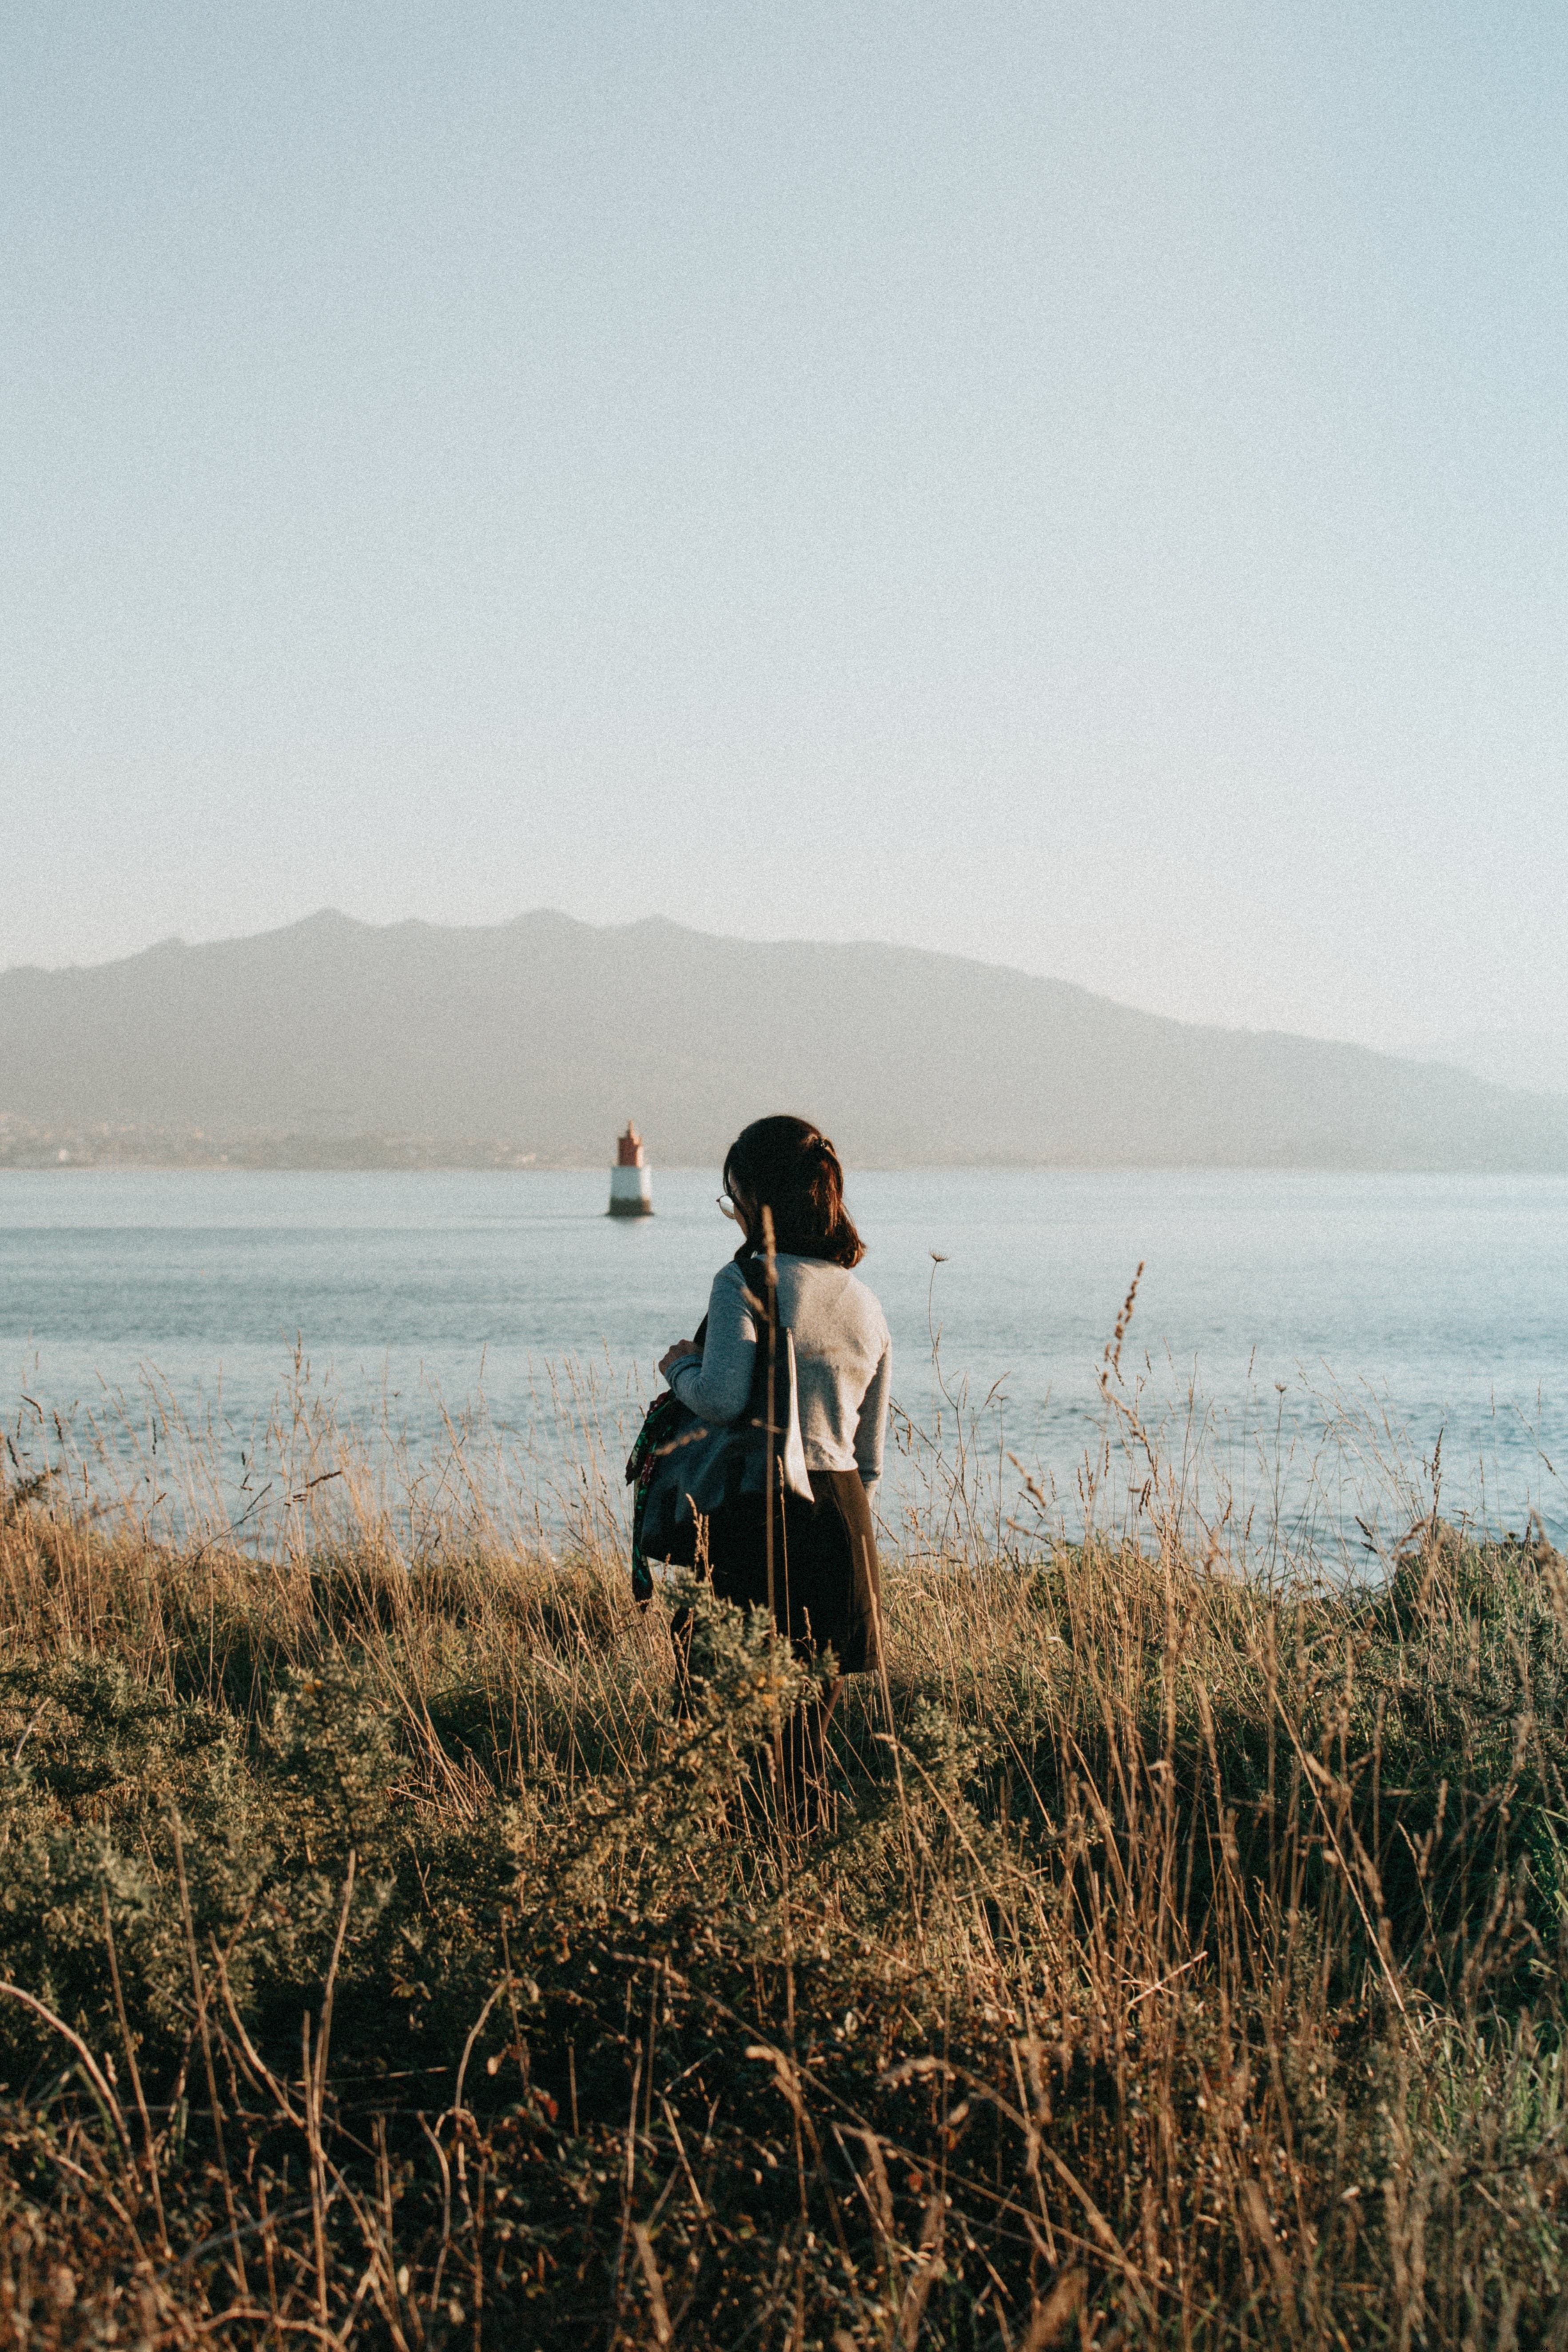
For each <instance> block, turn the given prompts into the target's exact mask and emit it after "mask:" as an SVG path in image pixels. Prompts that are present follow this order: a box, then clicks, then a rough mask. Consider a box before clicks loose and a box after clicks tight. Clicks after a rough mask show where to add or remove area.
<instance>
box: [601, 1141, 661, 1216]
mask: <svg viewBox="0 0 1568 2352" xmlns="http://www.w3.org/2000/svg"><path fill="white" fill-rule="evenodd" d="M609 1213H610V1215H611V1216H612V1217H651V1216H652V1214H653V1176H652V1173H651V1171H650V1170H649V1168H648V1164H647V1154H646V1152H645V1151H644V1150H643V1148H642V1138H641V1136H640V1135H639V1134H638V1133H637V1129H636V1128H635V1127H634V1126H633V1125H632V1122H631V1120H630V1119H629V1118H628V1119H627V1121H626V1133H625V1135H623V1136H622V1137H621V1138H620V1140H619V1141H618V1142H617V1144H616V1164H615V1166H614V1167H613V1168H612V1169H611V1171H610V1209H609Z"/></svg>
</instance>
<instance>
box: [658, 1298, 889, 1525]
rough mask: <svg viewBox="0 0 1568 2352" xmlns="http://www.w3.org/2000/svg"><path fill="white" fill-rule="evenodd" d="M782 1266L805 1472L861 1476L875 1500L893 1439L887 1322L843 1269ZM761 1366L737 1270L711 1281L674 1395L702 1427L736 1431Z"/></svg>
mask: <svg viewBox="0 0 1568 2352" xmlns="http://www.w3.org/2000/svg"><path fill="white" fill-rule="evenodd" d="M777 1264H778V1278H779V1321H780V1322H781V1323H784V1324H787V1325H788V1327H789V1328H790V1330H791V1331H792V1332H793V1333H794V1335H795V1385H796V1389H797V1391H798V1393H799V1400H800V1433H801V1437H802V1439H803V1441H804V1443H805V1466H806V1468H807V1469H808V1470H858V1471H859V1473H860V1483H861V1484H862V1486H864V1487H865V1489H866V1491H867V1493H868V1494H870V1493H872V1492H873V1491H874V1490H875V1487H876V1484H877V1481H878V1479H879V1477H880V1476H881V1475H882V1449H883V1445H884V1444H885V1442H886V1437H887V1429H888V1384H889V1379H890V1378H891V1372H892V1360H893V1350H892V1342H891V1340H890V1339H889V1336H888V1325H887V1320H886V1318H885V1317H884V1316H883V1313H882V1310H881V1308H880V1307H879V1305H878V1304H877V1301H876V1299H875V1298H874V1297H872V1295H871V1293H870V1291H868V1289H867V1287H866V1286H865V1284H864V1283H863V1282H857V1280H856V1278H855V1276H853V1275H852V1274H851V1273H849V1272H848V1270H847V1268H846V1267H844V1266H841V1265H827V1264H826V1263H825V1262H824V1260H823V1259H821V1258H816V1257H787V1256H785V1255H784V1254H783V1253H782V1252H781V1253H780V1255H779V1258H778V1261H777ZM764 1328H765V1327H764ZM756 1360H757V1324H756V1320H755V1318H753V1316H752V1312H751V1309H750V1308H749V1307H747V1305H746V1277H745V1276H744V1275H743V1274H742V1271H741V1269H740V1267H739V1266H738V1265H735V1264H734V1262H733V1261H732V1260H731V1263H730V1264H729V1265H723V1266H721V1267H720V1269H719V1271H718V1273H717V1274H716V1275H715V1276H714V1277H713V1287H712V1290H711V1291H710V1294H709V1298H708V1333H707V1339H706V1342H705V1344H704V1347H703V1350H702V1354H701V1356H700V1358H698V1357H696V1356H688V1357H687V1358H686V1359H685V1360H684V1361H683V1362H681V1363H679V1364H677V1365H676V1366H675V1368H674V1370H672V1371H671V1373H670V1375H669V1385H670V1387H671V1388H672V1389H673V1390H674V1391H675V1393H676V1395H677V1396H678V1397H679V1399H680V1402H681V1403H682V1404H684V1405H689V1406H690V1408H691V1410H692V1412H695V1413H697V1414H698V1415H699V1416H700V1418H701V1419H702V1420H703V1421H707V1422H725V1421H738V1420H739V1419H740V1416H741V1415H742V1412H744V1411H745V1409H746V1402H747V1399H748V1398H749V1397H750V1395H751V1393H752V1368H753V1367H754V1365H755V1363H756Z"/></svg>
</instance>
